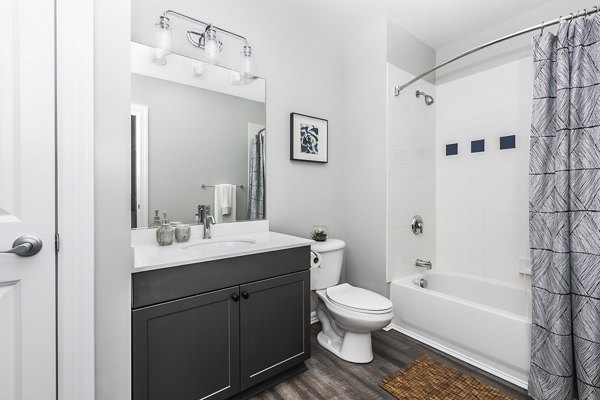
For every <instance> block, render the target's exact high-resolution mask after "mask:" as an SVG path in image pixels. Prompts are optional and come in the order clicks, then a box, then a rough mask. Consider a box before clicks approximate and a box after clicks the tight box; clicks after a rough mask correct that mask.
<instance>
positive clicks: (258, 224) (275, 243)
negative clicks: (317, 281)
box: [131, 221, 314, 273]
mask: <svg viewBox="0 0 600 400" xmlns="http://www.w3.org/2000/svg"><path fill="white" fill-rule="evenodd" d="M202 232H203V228H202V226H201V225H192V234H191V238H190V240H189V241H188V242H185V243H176V242H174V243H173V244H172V245H170V246H159V245H158V244H157V243H156V229H143V230H133V231H132V251H133V268H132V269H131V272H132V273H136V272H142V271H149V270H153V269H160V268H168V267H174V266H178V265H186V264H195V263H201V262H206V261H212V260H218V259H224V258H231V257H239V256H246V255H250V254H258V253H266V252H270V251H276V250H284V249H291V248H295V247H303V246H310V245H311V244H313V243H314V242H313V241H312V240H310V239H305V238H300V237H296V236H290V235H285V234H282V233H277V232H271V231H269V222H268V221H252V222H240V223H229V224H216V225H213V226H212V238H211V239H202ZM307 262H308V261H307Z"/></svg>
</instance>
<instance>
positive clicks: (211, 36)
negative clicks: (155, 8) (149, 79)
mask: <svg viewBox="0 0 600 400" xmlns="http://www.w3.org/2000/svg"><path fill="white" fill-rule="evenodd" d="M169 17H177V18H180V19H183V20H186V21H188V22H192V23H194V24H197V25H201V26H203V27H204V31H201V32H197V31H194V30H191V29H190V30H188V31H187V34H186V36H187V40H188V42H189V43H190V44H191V45H192V46H194V47H198V48H200V49H202V50H204V61H205V62H206V63H208V64H213V65H215V64H217V63H218V62H219V53H220V52H221V51H222V50H223V42H222V41H221V40H220V38H219V36H220V35H226V36H231V37H233V38H235V39H238V40H240V41H243V42H244V45H243V47H242V60H241V65H240V67H241V68H240V71H239V72H240V75H241V77H242V79H243V80H244V81H251V80H253V79H254V78H255V76H254V65H253V61H252V47H250V45H249V44H248V40H247V39H246V38H245V37H244V36H242V35H238V34H237V33H233V32H231V31H228V30H225V29H223V28H219V27H218V26H215V25H213V24H211V23H208V22H203V21H200V20H198V19H195V18H192V17H189V16H187V15H184V14H181V13H178V12H177V11H173V10H167V11H165V12H164V13H163V15H162V16H160V17H159V19H158V22H157V23H156V50H155V54H154V57H153V62H154V63H156V64H159V65H165V64H166V63H167V60H166V56H167V55H169V54H171V31H170V23H171V21H170V19H169Z"/></svg>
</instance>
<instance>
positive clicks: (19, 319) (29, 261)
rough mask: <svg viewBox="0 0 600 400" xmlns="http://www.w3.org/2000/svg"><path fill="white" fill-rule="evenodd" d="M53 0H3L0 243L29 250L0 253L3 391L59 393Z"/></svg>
mask: <svg viewBox="0 0 600 400" xmlns="http://www.w3.org/2000/svg"><path fill="white" fill-rule="evenodd" d="M54 13H55V10H54V0H2V1H1V2H0V14H1V15H2V16H3V19H2V23H1V24H0V54H2V56H1V57H0V251H6V250H10V249H11V247H12V244H13V241H14V240H15V239H16V238H18V237H20V236H22V235H35V236H37V237H39V238H40V239H41V240H42V242H43V247H42V249H41V251H40V252H39V253H38V254H36V255H34V256H31V257H21V256H18V255H15V254H0V398H1V399H2V400H16V399H19V400H34V399H36V400H38V399H39V400H42V399H44V400H45V399H55V398H56V383H55V382H56V361H55V360H56V344H55V343H56V328H55V319H56V318H55V315H56V311H55V302H56V295H55V284H56V271H55V270H56V263H55V249H54V233H55V162H54V159H55V156H54V154H55V143H54V140H55V104H54V93H55V88H54V82H55V78H54V47H55V40H54Z"/></svg>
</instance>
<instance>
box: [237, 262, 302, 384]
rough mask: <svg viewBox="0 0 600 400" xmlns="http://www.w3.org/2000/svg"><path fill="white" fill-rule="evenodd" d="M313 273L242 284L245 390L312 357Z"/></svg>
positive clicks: (242, 338)
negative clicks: (311, 297) (311, 275)
mask: <svg viewBox="0 0 600 400" xmlns="http://www.w3.org/2000/svg"><path fill="white" fill-rule="evenodd" d="M309 291H310V272H309V271H303V272H297V273H293V274H289V275H283V276H280V277H277V278H272V279H265V280H262V281H258V282H254V283H250V284H246V285H242V286H240V293H241V297H242V298H241V300H240V324H241V327H240V334H241V338H240V342H241V358H240V360H241V378H242V390H245V389H247V388H249V387H251V386H254V385H255V384H257V383H259V382H261V381H264V380H265V379H268V378H270V377H272V376H275V375H277V374H278V373H280V372H283V371H285V370H287V369H289V368H291V367H293V366H294V365H297V364H299V363H301V362H302V361H304V360H306V359H307V358H309V357H310V299H309Z"/></svg>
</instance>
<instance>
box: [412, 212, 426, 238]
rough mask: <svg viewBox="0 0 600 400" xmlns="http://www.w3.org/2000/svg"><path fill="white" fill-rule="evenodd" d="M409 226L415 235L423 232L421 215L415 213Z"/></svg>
mask: <svg viewBox="0 0 600 400" xmlns="http://www.w3.org/2000/svg"><path fill="white" fill-rule="evenodd" d="M411 228H412V231H413V233H414V234H415V235H422V234H423V217H421V216H420V215H415V216H414V217H413V219H412V222H411Z"/></svg>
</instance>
